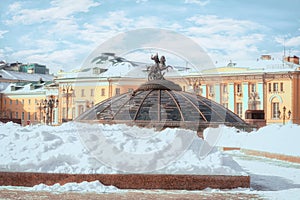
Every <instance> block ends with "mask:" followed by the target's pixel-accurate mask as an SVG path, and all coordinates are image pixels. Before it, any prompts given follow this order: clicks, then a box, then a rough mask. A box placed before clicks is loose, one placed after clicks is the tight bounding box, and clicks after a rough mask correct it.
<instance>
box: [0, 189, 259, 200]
mask: <svg viewBox="0 0 300 200" xmlns="http://www.w3.org/2000/svg"><path fill="white" fill-rule="evenodd" d="M0 199H1V200H4V199H5V200H16V199H22V200H29V199H30V200H42V199H52V200H65V199H70V200H71V199H72V200H76V199H145V200H148V199H218V200H221V199H262V198H261V197H259V196H258V195H255V194H245V193H235V194H232V193H224V192H209V191H197V192H195V191H192V192H189V191H162V190H159V191H129V192H122V193H109V194H95V193H85V194H79V193H59V194H54V193H49V192H28V191H18V190H0Z"/></svg>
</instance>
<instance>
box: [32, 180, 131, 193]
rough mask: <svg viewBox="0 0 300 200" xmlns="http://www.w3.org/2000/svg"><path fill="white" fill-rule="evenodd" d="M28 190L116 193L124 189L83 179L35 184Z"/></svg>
mask: <svg viewBox="0 0 300 200" xmlns="http://www.w3.org/2000/svg"><path fill="white" fill-rule="evenodd" d="M29 190H30V191H46V192H80V193H82V192H87V193H90V192H91V193H116V192H120V191H123V192H124V191H125V190H119V189H118V188H116V187H115V186H105V185H103V184H102V183H101V182H99V181H93V182H87V181H83V182H81V183H75V182H71V183H66V184H64V185H60V184H59V183H56V184H54V185H51V186H48V185H45V184H43V183H42V184H39V185H35V186H33V187H32V188H30V189H29Z"/></svg>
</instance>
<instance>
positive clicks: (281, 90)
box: [280, 83, 283, 92]
mask: <svg viewBox="0 0 300 200" xmlns="http://www.w3.org/2000/svg"><path fill="white" fill-rule="evenodd" d="M280 92H283V83H280Z"/></svg>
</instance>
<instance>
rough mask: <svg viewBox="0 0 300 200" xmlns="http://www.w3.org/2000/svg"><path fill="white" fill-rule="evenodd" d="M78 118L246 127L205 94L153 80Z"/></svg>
mask: <svg viewBox="0 0 300 200" xmlns="http://www.w3.org/2000/svg"><path fill="white" fill-rule="evenodd" d="M75 120H76V121H90V122H91V121H97V122H99V123H106V124H117V123H125V124H128V125H137V126H142V127H151V128H152V127H154V128H167V127H181V128H188V129H193V130H197V131H202V130H203V129H204V128H206V127H216V126H219V125H221V124H224V125H228V126H235V127H237V128H246V127H247V126H248V125H247V124H246V123H245V122H244V121H243V120H242V119H241V118H240V117H239V116H237V115H236V114H235V113H233V112H231V111H230V110H228V109H226V108H225V107H223V106H221V105H220V104H218V103H216V102H214V101H212V100H210V99H207V98H205V97H202V96H199V95H196V94H193V93H188V92H184V91H182V89H181V87H180V86H179V85H177V84H175V83H173V82H171V81H168V80H153V81H148V82H147V83H145V84H143V85H141V86H140V87H139V88H138V89H137V90H135V91H133V92H128V93H125V94H121V95H119V96H114V97H112V98H109V99H107V100H105V101H102V102H100V103H98V104H96V105H95V106H94V107H93V108H91V109H90V110H88V111H86V112H85V113H83V114H82V115H80V116H79V117H78V118H77V119H75Z"/></svg>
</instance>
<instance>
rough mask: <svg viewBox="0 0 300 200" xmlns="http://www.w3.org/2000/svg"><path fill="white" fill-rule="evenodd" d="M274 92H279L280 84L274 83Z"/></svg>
mask: <svg viewBox="0 0 300 200" xmlns="http://www.w3.org/2000/svg"><path fill="white" fill-rule="evenodd" d="M273 92H278V83H273Z"/></svg>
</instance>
